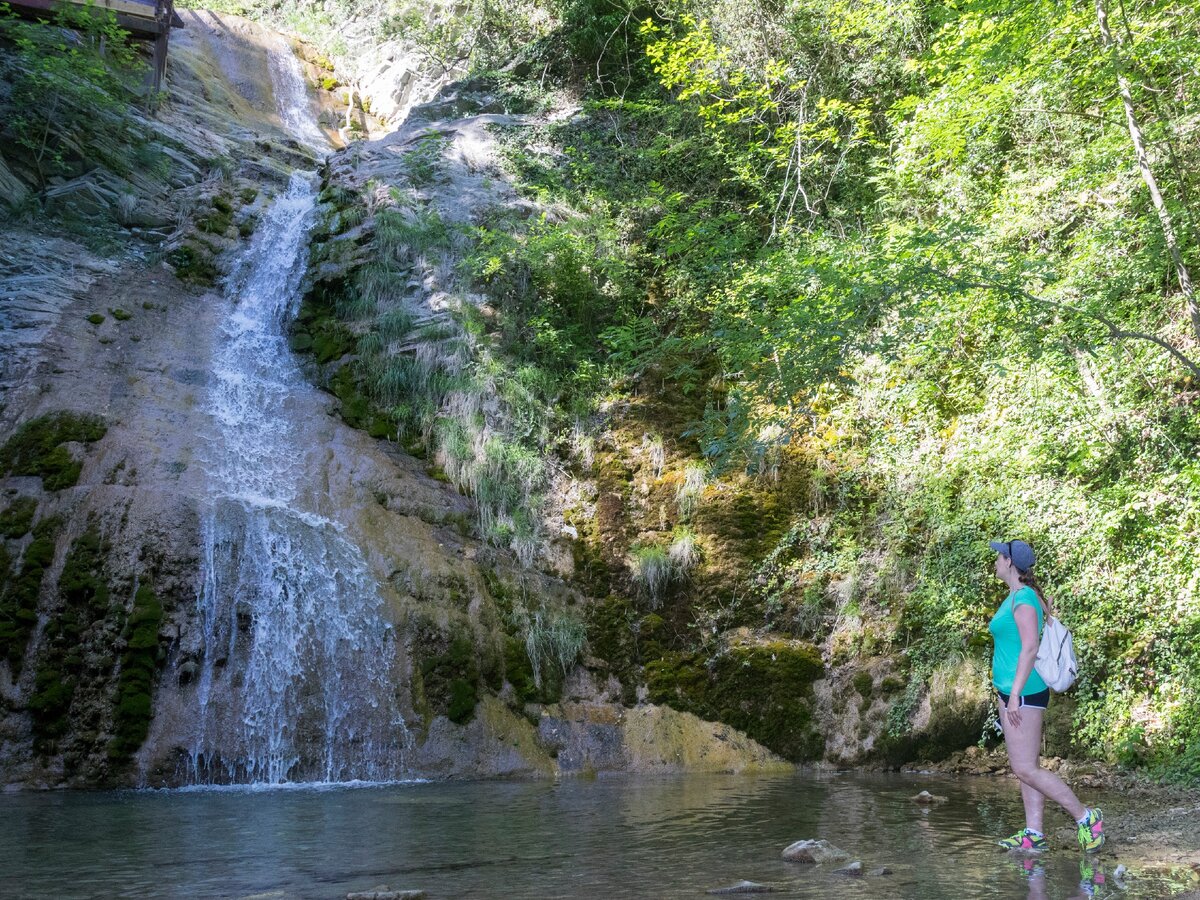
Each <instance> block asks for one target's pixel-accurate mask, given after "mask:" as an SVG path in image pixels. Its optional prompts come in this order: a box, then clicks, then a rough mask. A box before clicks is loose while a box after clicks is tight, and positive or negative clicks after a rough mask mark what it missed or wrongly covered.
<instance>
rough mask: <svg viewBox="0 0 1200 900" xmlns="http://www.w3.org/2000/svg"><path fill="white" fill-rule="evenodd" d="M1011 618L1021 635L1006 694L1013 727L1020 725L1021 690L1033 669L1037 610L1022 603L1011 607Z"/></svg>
mask: <svg viewBox="0 0 1200 900" xmlns="http://www.w3.org/2000/svg"><path fill="white" fill-rule="evenodd" d="M1013 620H1014V621H1015V622H1016V623H1017V633H1018V634H1019V635H1020V636H1021V654H1020V655H1019V656H1018V657H1017V674H1016V675H1015V676H1013V685H1012V693H1011V694H1009V695H1008V721H1009V724H1011V725H1012V726H1013V727H1014V728H1020V727H1021V691H1022V690H1024V689H1025V682H1026V681H1028V680H1029V674H1030V673H1031V672H1032V671H1033V663H1034V661H1035V660H1036V659H1037V652H1038V620H1037V611H1036V610H1034V608H1033V607H1032V606H1027V605H1025V604H1024V603H1022V604H1020V605H1019V606H1017V607H1016V608H1014V609H1013Z"/></svg>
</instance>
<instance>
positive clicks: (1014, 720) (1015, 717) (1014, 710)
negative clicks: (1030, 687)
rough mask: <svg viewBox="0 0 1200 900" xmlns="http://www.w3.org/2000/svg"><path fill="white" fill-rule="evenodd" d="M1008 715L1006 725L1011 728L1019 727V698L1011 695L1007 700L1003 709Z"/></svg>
mask: <svg viewBox="0 0 1200 900" xmlns="http://www.w3.org/2000/svg"><path fill="white" fill-rule="evenodd" d="M1004 711H1005V712H1006V713H1008V724H1009V725H1010V726H1012V727H1013V728H1020V727H1021V698H1020V697H1018V696H1017V695H1016V694H1013V695H1012V696H1011V697H1009V698H1008V706H1006V707H1005V708H1004Z"/></svg>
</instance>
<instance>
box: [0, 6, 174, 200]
mask: <svg viewBox="0 0 1200 900" xmlns="http://www.w3.org/2000/svg"><path fill="white" fill-rule="evenodd" d="M0 44H3V45H5V46H6V47H7V50H6V51H3V52H0V75H2V76H3V81H4V82H6V83H7V84H8V85H9V86H10V88H9V90H7V91H5V92H3V93H0V117H2V120H3V123H4V124H3V132H2V133H3V134H4V137H5V141H4V145H5V152H4V154H3V155H4V157H5V158H6V159H9V160H11V161H16V162H18V163H20V167H21V168H22V169H24V168H26V167H28V168H31V169H32V170H33V172H34V173H35V175H36V177H37V180H38V182H39V183H40V185H44V184H45V183H46V181H47V179H49V178H51V177H53V176H56V175H66V176H70V175H73V174H78V169H77V167H80V166H82V167H84V168H90V167H91V166H92V165H95V164H97V163H99V164H101V165H104V166H106V167H107V168H109V169H110V170H112V171H114V172H116V173H118V174H128V173H129V172H131V171H132V170H133V167H134V165H135V164H136V163H135V154H134V153H131V152H130V151H131V150H133V149H136V150H142V151H143V152H145V153H150V154H151V155H153V154H154V151H153V146H152V143H151V138H150V134H149V132H148V130H146V129H145V128H143V127H142V126H141V125H140V124H138V123H136V121H135V119H134V117H133V116H131V114H130V104H131V103H132V102H133V101H134V100H135V99H136V97H137V93H136V91H137V86H138V83H139V76H140V70H141V68H142V63H141V61H140V57H139V55H138V52H137V50H136V47H135V45H134V44H133V43H132V41H131V40H130V38H129V35H128V33H127V32H125V31H124V30H123V29H122V28H121V27H120V26H119V25H118V24H117V20H116V16H115V15H114V14H113V13H111V12H109V11H107V10H102V9H100V8H99V7H96V6H91V5H88V6H75V5H72V4H68V3H64V4H62V5H61V6H59V8H58V9H57V10H56V11H55V12H54V15H53V19H52V21H50V22H48V23H43V22H29V21H25V20H22V19H18V18H17V17H16V16H15V15H14V14H13V13H12V12H11V10H10V9H9V7H8V6H7V5H6V4H0Z"/></svg>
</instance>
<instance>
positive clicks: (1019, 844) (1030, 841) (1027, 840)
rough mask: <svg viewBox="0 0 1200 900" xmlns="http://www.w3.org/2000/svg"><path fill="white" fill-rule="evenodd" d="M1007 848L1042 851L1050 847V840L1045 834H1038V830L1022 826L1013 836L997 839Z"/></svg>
mask: <svg viewBox="0 0 1200 900" xmlns="http://www.w3.org/2000/svg"><path fill="white" fill-rule="evenodd" d="M996 843H997V844H999V845H1000V846H1001V847H1003V848H1004V849H1005V850H1028V851H1030V852H1033V853H1040V852H1042V851H1043V850H1049V849H1050V842H1049V841H1047V840H1046V838H1045V836H1044V835H1041V834H1038V833H1037V832H1036V831H1030V830H1029V829H1028V828H1022V829H1021V830H1020V831H1018V832H1017V833H1016V834H1014V835H1013V836H1012V837H1006V838H1005V839H1004V840H1002V841H996Z"/></svg>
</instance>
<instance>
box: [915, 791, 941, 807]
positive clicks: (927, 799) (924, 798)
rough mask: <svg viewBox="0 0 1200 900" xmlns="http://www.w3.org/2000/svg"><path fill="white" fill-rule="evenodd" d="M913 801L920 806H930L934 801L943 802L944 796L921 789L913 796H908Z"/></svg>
mask: <svg viewBox="0 0 1200 900" xmlns="http://www.w3.org/2000/svg"><path fill="white" fill-rule="evenodd" d="M910 799H911V800H912V802H913V803H920V804H921V805H922V806H931V805H933V804H934V803H945V802H946V798H945V797H939V796H937V795H936V794H931V793H929V791H921V793H919V794H917V795H916V796H915V797H912V798H910Z"/></svg>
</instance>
